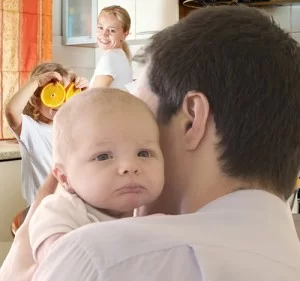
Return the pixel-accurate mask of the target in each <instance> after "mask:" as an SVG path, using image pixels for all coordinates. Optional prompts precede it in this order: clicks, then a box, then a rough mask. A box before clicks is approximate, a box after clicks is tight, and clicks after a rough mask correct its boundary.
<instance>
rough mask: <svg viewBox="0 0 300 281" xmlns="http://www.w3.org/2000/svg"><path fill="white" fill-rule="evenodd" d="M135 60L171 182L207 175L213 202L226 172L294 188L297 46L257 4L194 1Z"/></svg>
mask: <svg viewBox="0 0 300 281" xmlns="http://www.w3.org/2000/svg"><path fill="white" fill-rule="evenodd" d="M141 58H142V59H144V62H146V65H147V67H146V70H145V73H144V74H143V75H142V77H141V79H140V81H138V83H137V84H138V85H137V92H138V95H139V97H141V98H142V99H143V100H144V101H145V102H146V103H148V104H149V106H150V108H151V109H152V110H153V111H154V113H155V114H156V115H157V119H158V121H159V123H160V128H161V138H162V142H161V144H162V148H163V151H164V157H165V161H166V181H167V184H168V183H169V184H170V185H171V186H170V187H169V188H170V189H174V186H176V189H177V190H179V192H178V193H177V194H179V193H180V190H183V189H185V188H188V186H189V184H190V185H193V184H194V185H197V184H198V185H199V186H201V183H202V184H203V183H206V185H207V187H206V188H204V187H203V190H202V193H201V195H202V196H208V201H209V200H210V199H213V198H217V197H219V195H218V194H220V191H216V189H218V188H220V190H221V189H222V186H219V187H217V180H220V182H219V185H222V184H224V190H225V186H226V183H224V181H223V180H225V182H227V183H228V185H230V184H231V185H232V189H239V188H262V189H266V190H269V191H270V192H272V193H274V194H276V195H278V196H279V197H281V198H288V197H289V196H290V195H291V193H292V190H293V187H294V185H295V180H296V176H297V172H298V171H299V168H300V166H299V165H300V129H299V128H300V48H299V46H298V45H297V42H296V41H295V40H293V39H292V38H291V37H290V36H289V34H288V33H287V32H285V31H283V30H282V29H280V28H279V27H278V26H277V25H276V24H275V23H274V22H273V20H271V19H269V18H268V17H266V16H265V15H263V14H262V13H261V12H260V11H258V10H256V9H254V8H247V7H218V8H207V9H198V10H197V11H194V12H192V13H191V14H190V15H188V16H187V17H186V18H184V19H182V20H181V21H180V22H179V23H177V24H175V25H174V26H171V27H169V28H167V29H165V30H163V31H162V32H160V33H158V34H157V35H155V36H154V37H153V39H152V40H151V42H150V44H149V45H148V46H147V47H146V48H145V50H144V54H142V56H140V59H141ZM175 136H177V137H176V138H175ZM170 138H171V139H172V142H170ZM185 160H188V161H189V164H188V163H185V164H184V165H181V163H182V162H183V161H185ZM205 162H206V164H205ZM169 167H171V170H172V171H170V170H169ZM213 167H215V168H213ZM188 169H189V170H192V171H188ZM174 171H175V172H174ZM191 177H192V178H193V179H192V180H191V181H193V183H191V182H188V183H186V185H184V181H185V180H186V181H189V178H191ZM209 177H210V179H209ZM212 177H214V178H215V182H212V181H213V180H212V179H211V178H212ZM234 182H235V183H234ZM178 185H180V186H178ZM203 186H204V185H203ZM210 187H211V188H210ZM167 190H168V188H166V192H167ZM214 192H215V194H214V195H212V194H213V193H214ZM224 192H225V193H226V191H224ZM227 192H230V187H229V186H228V190H227ZM182 196H185V194H184V191H182ZM206 203H207V202H206Z"/></svg>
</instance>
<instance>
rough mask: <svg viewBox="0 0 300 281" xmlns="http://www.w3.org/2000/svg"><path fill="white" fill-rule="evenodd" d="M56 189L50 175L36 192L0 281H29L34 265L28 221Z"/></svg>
mask: <svg viewBox="0 0 300 281" xmlns="http://www.w3.org/2000/svg"><path fill="white" fill-rule="evenodd" d="M56 187H57V180H56V178H55V177H54V175H53V174H52V173H51V174H49V175H48V177H47V178H46V180H45V183H44V184H43V185H42V186H41V188H40V189H39V190H38V192H37V195H36V200H35V201H34V203H33V204H32V205H31V207H30V209H29V211H28V214H27V216H26V218H25V221H24V222H23V224H22V225H21V226H20V228H19V229H18V230H17V232H16V235H15V239H14V242H13V244H12V246H11V248H10V251H9V253H8V255H7V257H6V259H5V261H4V263H3V265H2V266H1V268H0V280H1V281H12V280H18V281H30V280H31V279H32V276H33V274H34V272H35V269H36V266H37V264H35V262H34V260H33V256H32V249H31V247H30V243H29V234H28V226H29V222H30V219H31V217H32V215H33V213H34V212H35V210H36V208H37V207H38V206H39V204H40V203H41V201H42V200H43V199H44V198H45V197H46V196H47V195H49V194H52V193H54V191H55V189H56Z"/></svg>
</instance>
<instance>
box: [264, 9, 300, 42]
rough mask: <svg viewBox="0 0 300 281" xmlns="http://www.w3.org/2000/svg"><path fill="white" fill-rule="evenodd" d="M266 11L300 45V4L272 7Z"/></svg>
mask: <svg viewBox="0 0 300 281" xmlns="http://www.w3.org/2000/svg"><path fill="white" fill-rule="evenodd" d="M264 10H265V11H266V12H267V13H268V14H269V15H271V16H272V17H273V18H274V20H275V21H276V22H277V23H278V24H279V25H280V27H281V28H283V29H285V30H287V31H288V32H290V33H291V34H292V36H293V37H294V38H295V39H296V40H297V41H298V42H299V43H300V4H297V5H292V6H279V7H272V8H271V7H270V8H265V9H264Z"/></svg>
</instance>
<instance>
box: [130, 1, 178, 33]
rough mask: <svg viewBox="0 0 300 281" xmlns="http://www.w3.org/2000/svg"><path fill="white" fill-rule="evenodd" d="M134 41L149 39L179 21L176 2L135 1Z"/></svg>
mask: <svg viewBox="0 0 300 281" xmlns="http://www.w3.org/2000/svg"><path fill="white" fill-rule="evenodd" d="M135 5H136V6H135V13H136V18H135V20H136V26H135V33H136V36H135V39H144V38H149V37H151V36H152V35H153V34H155V33H157V32H158V31H160V30H162V29H164V28H166V27H168V26H170V25H172V24H174V23H176V22H177V21H178V19H179V4H178V0H151V1H149V0H135Z"/></svg>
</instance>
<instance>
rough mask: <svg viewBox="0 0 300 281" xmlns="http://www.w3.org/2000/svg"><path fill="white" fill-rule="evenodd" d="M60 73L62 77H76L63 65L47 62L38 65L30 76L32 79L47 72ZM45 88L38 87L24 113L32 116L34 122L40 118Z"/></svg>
mask: <svg viewBox="0 0 300 281" xmlns="http://www.w3.org/2000/svg"><path fill="white" fill-rule="evenodd" d="M52 71H55V72H58V73H59V74H60V75H61V76H62V77H72V75H74V74H73V73H72V72H71V71H70V70H68V69H67V68H65V67H63V66H62V65H61V64H58V63H53V62H46V63H41V64H39V65H37V66H36V67H35V68H34V69H33V70H32V72H31V74H30V79H32V78H34V77H36V76H38V75H41V74H43V73H47V72H52ZM42 89H43V87H38V88H37V89H36V90H35V92H34V94H33V95H32V96H31V98H30V100H29V101H28V103H27V105H26V106H25V108H24V110H23V113H24V114H26V115H28V116H30V117H31V118H33V119H34V120H36V121H37V120H38V119H39V116H40V112H39V107H38V102H39V100H40V96H41V91H42Z"/></svg>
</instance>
